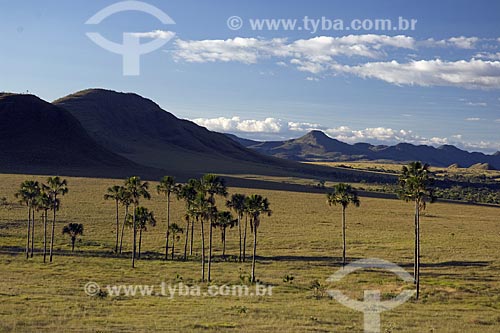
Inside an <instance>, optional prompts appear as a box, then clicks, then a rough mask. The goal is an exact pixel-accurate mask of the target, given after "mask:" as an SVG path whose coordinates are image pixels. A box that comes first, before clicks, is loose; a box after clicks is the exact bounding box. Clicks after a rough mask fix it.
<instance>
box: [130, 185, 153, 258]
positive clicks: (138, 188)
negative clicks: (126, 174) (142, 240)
mask: <svg viewBox="0 0 500 333" xmlns="http://www.w3.org/2000/svg"><path fill="white" fill-rule="evenodd" d="M125 188H126V189H127V192H129V193H130V199H131V201H132V203H133V205H134V211H133V216H132V221H133V229H134V245H133V250H132V268H134V267H135V257H136V253H137V224H136V210H137V206H138V205H139V200H140V199H141V198H145V199H151V195H150V194H149V192H148V188H149V184H148V182H142V181H141V178H140V177H138V176H132V177H130V178H128V179H127V180H125Z"/></svg>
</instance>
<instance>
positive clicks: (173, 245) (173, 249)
mask: <svg viewBox="0 0 500 333" xmlns="http://www.w3.org/2000/svg"><path fill="white" fill-rule="evenodd" d="M174 252H175V235H174V234H172V260H174Z"/></svg>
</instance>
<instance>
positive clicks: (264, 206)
mask: <svg viewBox="0 0 500 333" xmlns="http://www.w3.org/2000/svg"><path fill="white" fill-rule="evenodd" d="M246 206H247V212H248V215H249V216H250V223H251V225H252V226H253V256H252V283H254V282H255V257H256V255H257V230H258V228H259V226H260V219H261V217H260V215H261V214H267V216H271V214H272V211H271V209H270V208H269V206H270V204H269V201H268V200H267V198H264V197H263V196H261V195H258V194H253V195H251V196H249V197H247V199H246Z"/></svg>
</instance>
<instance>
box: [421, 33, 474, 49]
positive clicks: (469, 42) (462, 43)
mask: <svg viewBox="0 0 500 333" xmlns="http://www.w3.org/2000/svg"><path fill="white" fill-rule="evenodd" d="M478 41H479V38H477V37H465V36H460V37H451V38H448V39H441V40H435V39H434V38H429V39H426V40H424V41H420V42H418V43H417V44H418V46H423V47H455V48H459V49H473V48H475V47H476V43H477V42H478Z"/></svg>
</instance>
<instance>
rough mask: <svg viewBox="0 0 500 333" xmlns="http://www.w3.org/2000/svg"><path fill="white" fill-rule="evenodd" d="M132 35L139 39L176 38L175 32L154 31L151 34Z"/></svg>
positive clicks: (135, 33)
mask: <svg viewBox="0 0 500 333" xmlns="http://www.w3.org/2000/svg"><path fill="white" fill-rule="evenodd" d="M131 35H132V36H135V37H138V38H155V39H172V38H173V37H174V36H175V32H172V31H164V30H154V31H150V32H133V33H131Z"/></svg>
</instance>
